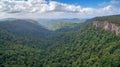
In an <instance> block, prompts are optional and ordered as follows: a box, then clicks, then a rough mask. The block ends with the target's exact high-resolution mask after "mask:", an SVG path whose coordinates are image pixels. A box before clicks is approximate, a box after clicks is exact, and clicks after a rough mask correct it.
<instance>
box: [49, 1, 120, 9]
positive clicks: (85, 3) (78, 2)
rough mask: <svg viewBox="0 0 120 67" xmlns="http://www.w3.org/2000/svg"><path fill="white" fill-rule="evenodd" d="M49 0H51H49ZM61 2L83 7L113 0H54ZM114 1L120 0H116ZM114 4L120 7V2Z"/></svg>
mask: <svg viewBox="0 0 120 67" xmlns="http://www.w3.org/2000/svg"><path fill="white" fill-rule="evenodd" d="M47 1H49V0H47ZM53 1H57V2H61V3H67V4H73V5H81V6H83V7H95V8H98V7H100V6H99V4H101V3H103V2H106V3H107V2H110V1H112V0H53ZM114 1H120V0H114ZM114 6H117V7H120V5H119V4H116V5H114Z"/></svg>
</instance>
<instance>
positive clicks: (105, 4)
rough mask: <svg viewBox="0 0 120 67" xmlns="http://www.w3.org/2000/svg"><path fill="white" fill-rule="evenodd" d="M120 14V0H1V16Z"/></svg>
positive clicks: (76, 16) (93, 15) (87, 16)
mask: <svg viewBox="0 0 120 67" xmlns="http://www.w3.org/2000/svg"><path fill="white" fill-rule="evenodd" d="M115 14H120V0H12V1H11V0H0V17H1V18H11V17H12V18H14V17H15V18H92V17H96V16H105V15H115Z"/></svg>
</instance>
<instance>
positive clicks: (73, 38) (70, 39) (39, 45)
mask: <svg viewBox="0 0 120 67" xmlns="http://www.w3.org/2000/svg"><path fill="white" fill-rule="evenodd" d="M106 22H107V23H109V24H111V23H112V24H114V25H116V26H119V23H120V15H112V16H103V17H95V18H92V19H86V20H83V19H82V20H81V19H62V20H61V19H60V20H46V21H45V20H30V19H7V20H6V19H4V20H1V21H0V67H120V35H119V33H116V32H114V30H112V28H114V27H109V25H108V26H107V24H106ZM47 24H48V25H47ZM110 26H112V25H110ZM106 27H107V28H106ZM115 30H116V29H115Z"/></svg>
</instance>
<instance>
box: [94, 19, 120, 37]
mask: <svg viewBox="0 0 120 67" xmlns="http://www.w3.org/2000/svg"><path fill="white" fill-rule="evenodd" d="M93 25H95V26H96V27H100V28H103V29H105V30H109V31H111V32H113V33H115V34H116V35H118V34H120V26H118V25H116V24H114V23H109V22H108V21H94V22H93Z"/></svg>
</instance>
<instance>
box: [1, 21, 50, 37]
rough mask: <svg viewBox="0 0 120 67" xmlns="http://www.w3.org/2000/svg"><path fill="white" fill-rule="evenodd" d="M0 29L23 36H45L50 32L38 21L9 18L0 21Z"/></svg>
mask: <svg viewBox="0 0 120 67" xmlns="http://www.w3.org/2000/svg"><path fill="white" fill-rule="evenodd" d="M0 29H3V30H6V31H8V32H9V33H11V34H13V35H16V36H20V37H21V36H22V37H36V38H37V37H43V36H46V35H47V34H49V33H50V31H48V30H47V29H44V28H42V27H41V26H40V25H39V24H37V22H36V21H32V20H20V19H8V20H3V21H0Z"/></svg>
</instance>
